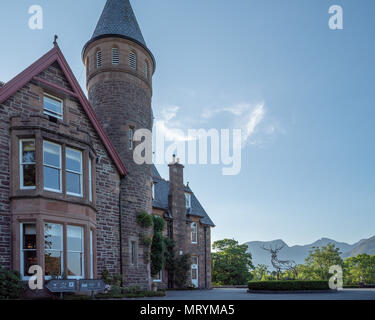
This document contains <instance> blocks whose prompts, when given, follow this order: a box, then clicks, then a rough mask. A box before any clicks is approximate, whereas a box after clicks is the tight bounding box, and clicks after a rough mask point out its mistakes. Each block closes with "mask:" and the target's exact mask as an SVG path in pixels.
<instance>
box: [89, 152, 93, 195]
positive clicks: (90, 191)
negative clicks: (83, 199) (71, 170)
mask: <svg viewBox="0 0 375 320" xmlns="http://www.w3.org/2000/svg"><path fill="white" fill-rule="evenodd" d="M92 162H93V159H92V158H91V157H89V163H88V170H89V172H88V176H89V177H88V178H89V201H90V202H93V201H94V186H93V185H92V183H93V181H92V169H93V165H92V164H93V163H92Z"/></svg>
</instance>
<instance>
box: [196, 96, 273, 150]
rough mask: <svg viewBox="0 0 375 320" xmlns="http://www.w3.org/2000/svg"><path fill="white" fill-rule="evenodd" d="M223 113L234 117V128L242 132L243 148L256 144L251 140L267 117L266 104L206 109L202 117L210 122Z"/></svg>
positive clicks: (242, 104)
mask: <svg viewBox="0 0 375 320" xmlns="http://www.w3.org/2000/svg"><path fill="white" fill-rule="evenodd" d="M223 113H227V114H230V115H231V116H232V117H233V119H232V122H233V123H232V124H231V126H232V127H234V128H238V129H241V130H242V146H243V147H245V146H246V145H248V144H256V141H255V140H251V138H252V136H253V135H254V134H255V133H256V130H257V127H258V126H259V124H260V123H261V122H262V121H263V119H264V117H265V114H266V108H265V103H264V102H260V103H257V104H250V103H238V104H235V105H232V106H229V107H223V108H215V109H213V108H211V109H205V110H204V111H203V113H202V115H201V116H202V118H204V119H206V120H208V119H211V118H213V117H215V116H219V115H220V114H223ZM268 132H269V133H268V134H272V133H271V132H270V131H268Z"/></svg>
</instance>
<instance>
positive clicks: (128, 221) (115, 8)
mask: <svg viewBox="0 0 375 320" xmlns="http://www.w3.org/2000/svg"><path fill="white" fill-rule="evenodd" d="M82 57H83V61H84V64H85V66H86V77H87V83H86V84H87V91H88V96H89V100H90V102H91V105H92V106H93V108H94V110H95V112H96V114H97V115H98V118H99V120H100V121H101V124H102V125H103V127H104V128H105V130H106V131H107V133H108V135H109V137H110V139H111V140H112V143H113V144H114V146H115V147H116V149H117V151H118V153H119V154H120V157H121V158H122V160H123V162H124V163H125V164H126V167H127V169H128V171H129V172H128V175H127V176H126V178H124V180H123V181H122V184H121V191H122V192H121V194H122V199H121V206H122V212H121V225H122V230H121V234H122V238H121V245H120V246H121V247H122V248H121V250H122V261H121V264H122V273H123V280H124V284H125V285H141V286H142V287H149V286H150V283H151V280H150V276H149V274H150V272H149V261H148V259H147V257H146V252H147V249H146V248H145V247H144V246H143V245H142V244H141V241H140V234H141V233H142V231H143V230H142V229H141V228H140V227H139V226H138V225H137V222H136V217H137V214H138V213H139V212H147V213H151V212H152V200H151V183H152V181H151V166H150V165H137V164H136V163H135V162H134V160H133V151H134V147H135V145H134V142H133V135H134V132H135V131H136V130H138V129H149V130H152V111H151V97H152V75H153V73H154V70H155V59H154V57H153V55H152V53H151V51H150V50H149V49H148V48H147V46H146V43H145V40H144V38H143V36H142V32H141V30H140V28H139V25H138V22H137V19H136V17H135V15H134V12H133V9H132V7H131V5H130V2H129V0H107V2H106V5H105V7H104V10H103V13H102V15H101V17H100V19H99V22H98V24H97V26H96V29H95V31H94V34H93V36H92V38H91V39H90V40H89V41H88V42H87V43H86V45H85V46H84V48H83V52H82ZM109 227H110V226H109ZM114 249H115V248H114Z"/></svg>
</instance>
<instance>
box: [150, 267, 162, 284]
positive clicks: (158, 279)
mask: <svg viewBox="0 0 375 320" xmlns="http://www.w3.org/2000/svg"><path fill="white" fill-rule="evenodd" d="M158 275H159V278H153V279H152V282H163V269H162V270H160V271H159V272H158Z"/></svg>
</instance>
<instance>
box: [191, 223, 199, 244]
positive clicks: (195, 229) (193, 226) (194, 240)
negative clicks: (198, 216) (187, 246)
mask: <svg viewBox="0 0 375 320" xmlns="http://www.w3.org/2000/svg"><path fill="white" fill-rule="evenodd" d="M193 235H194V237H193ZM191 243H192V244H198V223H196V222H192V223H191Z"/></svg>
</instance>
